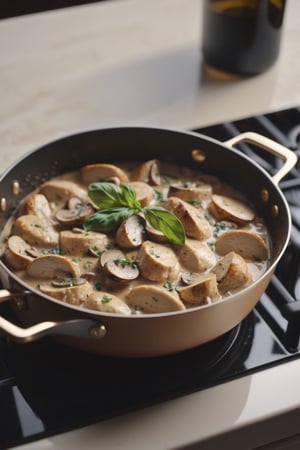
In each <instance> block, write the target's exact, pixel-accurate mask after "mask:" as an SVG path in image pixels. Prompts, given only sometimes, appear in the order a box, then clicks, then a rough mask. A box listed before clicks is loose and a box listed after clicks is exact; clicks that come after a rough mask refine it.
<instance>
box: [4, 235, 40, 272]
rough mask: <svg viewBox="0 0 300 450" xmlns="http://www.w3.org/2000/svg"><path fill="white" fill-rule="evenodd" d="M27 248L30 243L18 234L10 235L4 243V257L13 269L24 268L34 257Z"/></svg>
mask: <svg viewBox="0 0 300 450" xmlns="http://www.w3.org/2000/svg"><path fill="white" fill-rule="evenodd" d="M29 249H30V245H29V244H27V242H25V241H24V239H22V238H21V237H19V236H10V237H9V239H8V241H7V244H6V248H5V252H4V258H5V260H6V262H7V263H8V264H9V265H10V266H11V267H12V268H13V269H16V270H19V269H25V268H26V267H27V266H28V264H29V263H30V262H31V261H32V260H33V259H34V258H33V257H32V256H30V254H29V252H28V250H29Z"/></svg>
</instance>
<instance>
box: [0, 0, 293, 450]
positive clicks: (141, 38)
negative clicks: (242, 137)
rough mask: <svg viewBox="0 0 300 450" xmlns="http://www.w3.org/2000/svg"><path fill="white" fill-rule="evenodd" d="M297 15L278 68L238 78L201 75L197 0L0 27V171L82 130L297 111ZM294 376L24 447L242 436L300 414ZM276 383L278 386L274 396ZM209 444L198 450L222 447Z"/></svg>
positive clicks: (131, 1)
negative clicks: (257, 423)
mask: <svg viewBox="0 0 300 450" xmlns="http://www.w3.org/2000/svg"><path fill="white" fill-rule="evenodd" d="M299 16H300V2H299V0H289V1H288V7H287V11H286V17H285V26H284V33H283V39H282V48H281V54H280V58H279V60H278V62H277V63H276V65H275V66H274V67H273V68H272V69H271V70H269V71H268V72H266V73H264V74H262V75H260V76H257V77H253V78H246V79H241V80H235V81H224V80H223V81H221V80H216V79H212V78H211V77H210V76H209V75H208V74H207V73H206V72H205V71H204V70H203V69H202V60H201V53H200V36H201V0H200V1H199V0H188V1H186V0H153V1H147V0H111V1H108V2H103V3H99V4H97V3H94V4H91V5H88V6H82V7H74V8H69V9H64V10H57V11H52V12H47V13H41V14H35V15H29V16H23V17H18V18H12V19H6V20H2V21H0V55H1V58H0V99H1V100H0V144H1V162H0V171H2V170H3V169H4V168H6V167H7V166H8V165H9V164H10V163H12V162H13V161H14V160H15V159H16V158H17V157H18V156H20V155H22V154H23V153H24V152H27V151H30V150H32V149H34V148H36V147H38V146H40V145H42V144H44V143H46V142H48V141H50V140H53V139H55V138H58V137H61V136H63V135H65V134H72V133H76V132H78V131H82V130H87V129H93V128H102V127H107V126H109V127H111V126H115V125H146V126H149V125H150V126H159V127H170V128H193V127H198V126H201V125H207V124H212V123H215V122H220V121H224V120H230V119H236V118H240V117H246V116H249V115H252V114H257V113H265V112H269V111H272V110H274V109H281V108H287V107H290V106H298V105H300V63H299V42H300V27H299ZM299 380H300V363H299V361H294V362H291V363H288V364H285V365H284V366H280V368H276V370H274V369H268V370H266V371H262V372H259V373H258V374H255V375H252V376H247V377H244V378H242V379H240V380H238V381H237V382H234V383H227V384H226V385H221V386H217V387H215V388H211V389H208V390H206V391H203V392H198V393H196V394H192V395H188V396H184V397H181V398H179V399H176V400H172V401H168V402H164V403H162V404H159V405H156V406H153V407H150V408H146V409H145V410H142V411H137V412H134V413H132V414H128V415H125V416H121V417H119V418H115V419H113V420H109V421H106V422H102V423H99V424H96V425H93V426H90V427H86V428H85V429H83V430H79V431H77V432H72V433H65V434H62V435H58V436H56V437H51V438H49V439H44V440H42V441H39V442H37V443H33V444H29V445H26V446H23V448H24V449H25V448H26V449H52V450H54V449H55V450H56V449H59V450H62V449H69V448H72V449H73V450H75V449H80V450H81V449H83V448H85V449H86V450H93V449H95V448H99V449H105V450H109V449H123V450H125V449H126V450H147V449H151V450H152V449H174V448H179V447H180V448H183V447H185V448H187V446H188V445H192V444H193V443H197V442H199V441H201V440H203V439H206V438H211V437H213V436H216V435H218V434H222V433H224V431H225V430H232V431H236V434H235V436H238V431H237V430H239V429H240V428H241V427H244V426H246V425H250V424H251V423H252V421H254V420H257V419H259V420H263V419H264V420H266V419H268V418H269V417H270V415H271V414H272V413H273V412H274V410H275V411H278V413H280V414H284V413H289V412H290V411H292V410H293V408H298V407H299V405H298V403H299V399H300V390H299V386H300V383H299ZM292 383H294V384H295V385H296V386H297V388H296V389H297V391H296V393H295V391H293V393H292V392H291V390H290V386H291V385H292ZM297 383H298V385H297ZM274 386H276V387H278V386H281V389H280V390H279V389H278V392H276V395H274V389H277V388H274ZM299 416H300V414H299V411H298V412H297V415H296V414H294V416H293V417H294V419H295V420H294V421H292V423H291V424H290V425H289V426H287V427H286V430H289V431H284V432H283V431H282V427H276V426H275V428H274V427H273V428H272V432H271V431H270V430H269V432H268V430H267V431H266V430H265V431H264V434H261V437H259V434H257V433H249V432H248V435H247V439H246V441H245V442H244V444H243V448H241V447H240V444H238V442H240V441H238V440H237V441H235V440H234V439H233V440H231V441H230V444H228V447H226V442H228V441H226V438H225V437H224V436H223V437H222V440H221V442H223V444H224V445H223V444H222V445H223V446H222V447H219V448H222V450H223V449H225V450H226V448H230V449H231V450H233V449H235V448H236V449H239V450H247V449H250V448H254V447H255V446H258V445H263V444H264V443H266V442H269V441H270V440H272V439H274V440H276V439H279V438H283V437H285V436H284V434H285V433H288V434H287V435H288V436H290V435H291V434H293V433H295V430H297V429H298V428H299V427H298V428H297V426H298V425H297V424H299V418H300V417H299ZM296 419H297V420H296ZM246 434H247V433H246ZM245 436H246V435H245V434H244V437H245ZM236 439H238V438H236ZM212 445H213V446H212V447H210V446H209V445H208V446H204V445H203V446H201V447H199V446H198V445H197V446H195V447H193V448H195V449H196V448H197V449H198V448H200V449H201V450H202V449H205V450H206V449H209V448H213V449H214V450H218V447H216V444H212ZM235 445H236V446H235ZM189 448H190V449H192V447H189ZM295 448H296V447H295ZM297 448H299V447H297Z"/></svg>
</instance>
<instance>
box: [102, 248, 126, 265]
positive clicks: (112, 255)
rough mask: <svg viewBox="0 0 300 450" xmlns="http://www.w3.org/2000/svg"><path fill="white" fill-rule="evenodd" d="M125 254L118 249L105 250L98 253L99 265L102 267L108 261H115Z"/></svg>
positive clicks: (122, 257)
mask: <svg viewBox="0 0 300 450" xmlns="http://www.w3.org/2000/svg"><path fill="white" fill-rule="evenodd" d="M124 258H125V254H124V253H123V252H122V251H121V250H118V249H111V250H106V251H104V252H103V253H101V255H100V258H99V260H100V266H101V267H102V268H103V267H104V266H105V264H106V263H107V262H108V261H116V260H117V259H124Z"/></svg>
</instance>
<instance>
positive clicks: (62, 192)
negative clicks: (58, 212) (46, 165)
mask: <svg viewBox="0 0 300 450" xmlns="http://www.w3.org/2000/svg"><path fill="white" fill-rule="evenodd" d="M39 193H40V194H43V195H45V197H47V199H48V201H49V202H50V203H52V204H53V205H55V206H56V207H62V206H63V205H64V204H65V203H66V202H67V201H68V200H69V199H70V198H72V197H76V198H78V199H79V200H80V201H81V202H82V203H88V201H89V198H88V194H87V191H86V190H85V189H83V188H81V187H80V186H79V185H78V184H77V183H74V182H73V181H69V180H49V181H46V182H45V183H43V184H42V185H41V187H40V189H39Z"/></svg>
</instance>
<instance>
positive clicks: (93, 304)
mask: <svg viewBox="0 0 300 450" xmlns="http://www.w3.org/2000/svg"><path fill="white" fill-rule="evenodd" d="M84 307H85V308H88V309H93V310H96V311H102V312H106V313H114V314H131V309H130V308H129V306H128V305H127V304H126V303H125V302H124V301H123V300H121V299H120V298H119V297H117V296H116V295H113V294H112V293H111V292H93V293H92V294H90V295H89V296H88V298H87V300H86V302H85V303H84Z"/></svg>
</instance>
